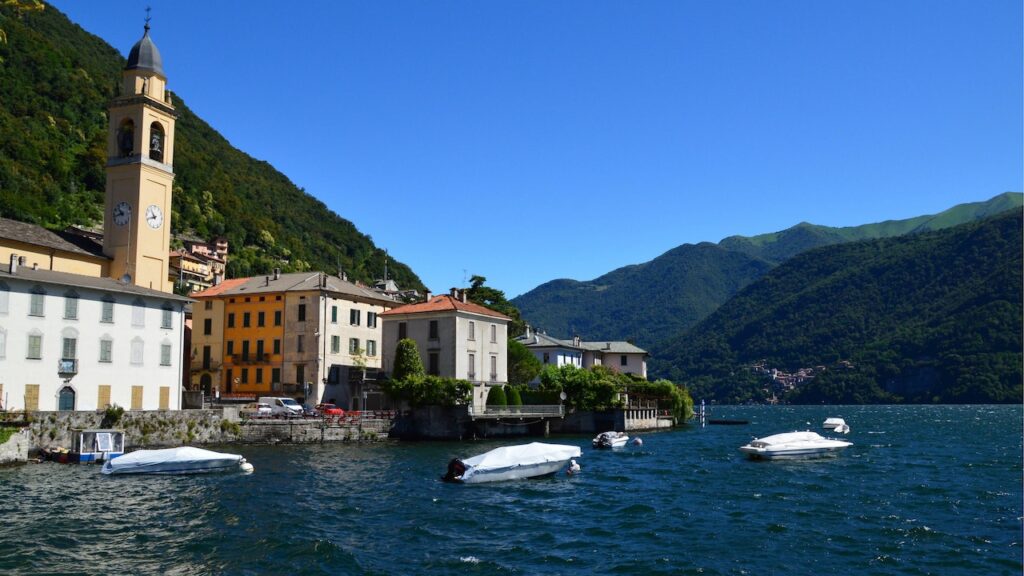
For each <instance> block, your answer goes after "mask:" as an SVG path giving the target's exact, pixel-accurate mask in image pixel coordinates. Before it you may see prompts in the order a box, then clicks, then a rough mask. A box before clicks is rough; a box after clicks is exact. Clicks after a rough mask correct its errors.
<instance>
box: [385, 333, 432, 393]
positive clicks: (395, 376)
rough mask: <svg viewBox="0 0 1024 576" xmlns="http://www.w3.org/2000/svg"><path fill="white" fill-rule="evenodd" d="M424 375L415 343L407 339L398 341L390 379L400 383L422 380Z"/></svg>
mask: <svg viewBox="0 0 1024 576" xmlns="http://www.w3.org/2000/svg"><path fill="white" fill-rule="evenodd" d="M425 375H426V371H425V370H424V369H423V360H421V359H420V351H419V349H417V348H416V341H414V340H410V339H409V338H403V339H401V340H399V341H398V349H397V350H396V351H395V370H394V372H392V373H391V379H392V380H397V381H399V382H402V381H405V380H413V379H419V378H423V377H424V376H425Z"/></svg>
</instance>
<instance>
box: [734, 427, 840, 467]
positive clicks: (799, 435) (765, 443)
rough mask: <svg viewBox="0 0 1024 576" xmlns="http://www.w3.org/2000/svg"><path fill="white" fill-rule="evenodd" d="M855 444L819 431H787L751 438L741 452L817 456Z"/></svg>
mask: <svg viewBox="0 0 1024 576" xmlns="http://www.w3.org/2000/svg"><path fill="white" fill-rule="evenodd" d="M848 446H853V442H846V441H845V440H835V439H832V438H824V437H822V436H821V435H820V434H818V433H817V432H810V431H807V432H786V433H783V434H775V435H773V436H765V437H764V438H758V439H756V440H751V441H750V443H749V444H747V445H745V446H740V452H743V453H744V454H746V455H748V456H750V457H751V458H754V459H765V460H780V459H783V458H815V457H819V456H828V455H831V454H834V453H835V452H836V451H838V450H842V449H843V448H846V447H848Z"/></svg>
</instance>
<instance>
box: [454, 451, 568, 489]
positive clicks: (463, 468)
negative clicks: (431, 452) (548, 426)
mask: <svg viewBox="0 0 1024 576" xmlns="http://www.w3.org/2000/svg"><path fill="white" fill-rule="evenodd" d="M580 455H581V451H580V448H579V446H569V445H565V444H544V443H541V442H533V443H531V444H523V445H519V446H503V447H501V448H495V449H494V450H491V451H490V452H486V453H484V454H480V455H477V456H474V457H472V458H467V459H465V460H459V459H458V458H455V459H453V460H452V461H451V462H449V463H448V474H446V475H445V476H444V477H443V479H444V480H446V481H450V482H462V483H464V484H480V483H484V482H501V481H505V480H522V479H526V478H538V477H540V476H549V475H551V474H554V473H556V472H558V471H559V470H562V469H564V468H566V466H567V465H568V464H569V461H570V460H572V459H573V458H579V457H580Z"/></svg>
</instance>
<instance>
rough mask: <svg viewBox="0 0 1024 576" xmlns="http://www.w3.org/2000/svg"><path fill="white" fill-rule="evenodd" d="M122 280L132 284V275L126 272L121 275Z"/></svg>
mask: <svg viewBox="0 0 1024 576" xmlns="http://www.w3.org/2000/svg"><path fill="white" fill-rule="evenodd" d="M121 282H124V283H125V284H131V283H132V275H131V274H127V273H126V274H125V275H124V276H121Z"/></svg>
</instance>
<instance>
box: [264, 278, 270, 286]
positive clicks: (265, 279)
mask: <svg viewBox="0 0 1024 576" xmlns="http://www.w3.org/2000/svg"><path fill="white" fill-rule="evenodd" d="M263 285H264V286H270V276H264V277H263Z"/></svg>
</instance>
